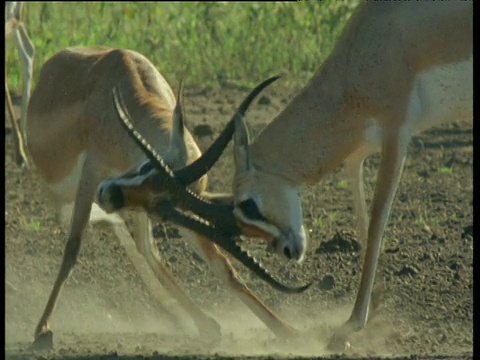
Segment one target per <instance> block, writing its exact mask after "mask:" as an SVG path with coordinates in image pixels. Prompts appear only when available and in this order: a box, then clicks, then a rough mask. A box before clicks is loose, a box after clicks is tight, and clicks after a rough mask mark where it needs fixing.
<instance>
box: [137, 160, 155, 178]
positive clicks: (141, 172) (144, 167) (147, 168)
mask: <svg viewBox="0 0 480 360" xmlns="http://www.w3.org/2000/svg"><path fill="white" fill-rule="evenodd" d="M152 169H153V166H152V163H151V162H150V161H149V162H146V163H145V164H143V165H142V167H141V168H140V170H139V171H138V174H139V175H146V174H148V173H149V172H150V171H151V170H152Z"/></svg>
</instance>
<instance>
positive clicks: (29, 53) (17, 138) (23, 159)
mask: <svg viewBox="0 0 480 360" xmlns="http://www.w3.org/2000/svg"><path fill="white" fill-rule="evenodd" d="M23 13H24V3H23V2H21V1H7V2H6V3H5V38H7V37H12V38H13V42H14V43H15V46H16V48H17V50H18V54H19V55H20V60H21V62H22V69H23V94H22V104H21V113H20V125H19V124H18V122H17V117H16V115H15V112H14V111H13V105H12V99H11V97H10V91H9V89H8V82H7V67H6V65H5V96H6V101H7V110H8V117H9V118H10V122H11V124H12V130H13V136H14V145H15V162H16V163H17V165H25V166H28V158H27V153H26V151H25V140H24V135H23V134H24V133H25V119H26V117H27V106H28V102H29V100H30V90H31V87H32V76H33V56H34V54H35V48H34V46H33V44H32V42H31V41H30V38H29V37H28V34H27V30H26V29H25V25H24V23H23Z"/></svg>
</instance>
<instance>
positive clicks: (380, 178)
mask: <svg viewBox="0 0 480 360" xmlns="http://www.w3.org/2000/svg"><path fill="white" fill-rule="evenodd" d="M402 130H404V129H400V131H399V132H397V133H395V132H393V131H392V132H390V133H389V135H390V136H389V135H388V134H387V135H386V136H385V138H384V139H383V147H382V157H381V161H380V167H379V170H378V175H377V181H376V185H375V194H374V197H373V201H372V208H371V216H370V223H369V227H368V237H367V249H366V252H365V258H364V263H363V271H362V276H361V280H360V287H359V290H358V293H357V297H356V300H355V305H354V307H353V311H352V314H351V315H350V318H349V319H348V321H347V322H346V323H345V324H344V325H342V326H341V327H340V329H338V330H337V331H336V332H335V334H334V336H333V337H332V338H331V339H330V342H329V348H331V349H332V350H339V349H343V348H344V346H345V343H346V339H347V337H348V336H349V335H350V334H351V333H353V332H356V331H359V330H361V329H362V328H363V327H364V326H365V324H366V322H367V319H368V310H369V305H370V300H371V295H372V290H373V284H374V280H375V273H376V270H377V264H378V257H379V254H380V250H381V247H382V240H383V233H384V230H385V227H386V224H387V221H388V218H389V215H390V210H391V207H392V204H393V199H394V197H395V193H396V190H397V188H398V184H399V181H400V178H401V175H402V171H403V164H404V162H405V156H406V150H407V144H408V140H409V134H408V133H403V131H402Z"/></svg>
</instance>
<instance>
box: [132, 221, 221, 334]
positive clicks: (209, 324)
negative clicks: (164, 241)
mask: <svg viewBox="0 0 480 360" xmlns="http://www.w3.org/2000/svg"><path fill="white" fill-rule="evenodd" d="M132 216H133V217H134V223H135V225H134V228H135V229H136V230H134V231H135V234H134V239H135V243H136V245H137V250H138V251H139V252H140V254H142V255H143V257H144V258H145V260H146V261H147V263H148V265H149V266H150V268H151V269H152V271H153V273H154V274H155V276H156V278H157V280H158V281H159V282H160V283H161V284H162V285H163V286H164V287H165V288H166V289H167V291H168V292H169V293H170V294H171V295H172V296H173V297H174V298H175V299H176V300H177V301H178V302H179V304H180V306H181V307H182V308H183V309H184V310H185V311H186V312H187V313H188V314H189V315H190V316H191V317H192V319H193V321H194V323H195V325H196V327H197V328H198V331H199V332H200V334H201V335H202V336H204V337H206V338H209V339H218V338H219V337H220V335H221V332H220V325H219V324H218V323H217V322H216V321H215V320H214V319H213V318H211V317H210V316H208V315H206V314H205V313H204V312H203V311H202V309H200V308H199V307H198V305H196V304H195V303H194V302H193V301H192V300H191V299H190V297H189V295H188V294H187V293H186V292H185V291H184V290H183V289H182V288H181V287H180V286H179V285H178V284H177V282H176V281H175V280H174V279H173V277H172V275H171V274H170V272H169V271H168V270H167V269H166V268H165V266H164V265H163V264H162V263H161V261H160V259H159V257H158V255H157V252H158V251H157V249H156V247H155V245H154V243H153V238H152V229H151V224H150V220H149V219H148V216H147V214H146V213H138V212H136V213H133V214H132Z"/></svg>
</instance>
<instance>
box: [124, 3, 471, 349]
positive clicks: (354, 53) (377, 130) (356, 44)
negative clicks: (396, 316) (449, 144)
mask: <svg viewBox="0 0 480 360" xmlns="http://www.w3.org/2000/svg"><path fill="white" fill-rule="evenodd" d="M472 33H473V23H472V2H469V1H461V2H453V1H452V2H440V3H438V2H429V1H424V2H419V3H418V2H417V3H410V2H390V1H389V2H366V3H362V4H360V5H359V6H358V8H357V9H356V11H355V13H354V14H353V15H352V17H351V19H350V21H349V23H348V24H347V26H346V28H345V30H344V31H343V33H342V35H341V37H340V38H339V40H338V42H337V44H336V46H335V48H334V49H333V51H332V53H331V54H330V56H329V57H328V58H327V59H326V61H325V62H324V63H323V65H322V66H321V67H320V69H319V71H318V72H317V73H316V75H315V76H314V77H313V78H312V79H311V80H310V81H309V83H308V84H307V85H306V86H305V88H304V89H303V90H302V91H301V92H300V93H299V94H298V95H296V96H295V97H294V98H293V99H292V100H291V101H290V103H289V104H288V105H287V107H286V108H285V109H284V110H283V111H282V112H280V113H279V114H278V115H277V116H276V117H275V119H273V121H272V122H270V123H269V124H268V125H267V126H266V128H265V129H263V131H262V132H261V133H260V134H259V135H258V137H257V138H256V139H255V140H253V141H250V139H249V134H248V131H247V128H246V125H245V123H244V120H243V118H240V117H237V118H236V119H235V124H236V129H235V136H234V158H235V177H234V183H233V195H234V199H233V201H234V209H233V212H234V215H235V217H236V219H237V221H238V225H239V226H240V228H242V229H244V230H243V231H245V229H248V231H252V229H257V231H259V234H261V233H263V234H267V236H266V237H265V238H267V239H269V240H271V241H272V244H273V245H274V248H275V249H276V250H277V252H278V253H279V254H280V255H282V256H284V257H286V258H287V259H294V260H296V261H301V260H302V258H303V257H304V255H305V251H306V247H307V235H306V231H305V228H304V224H303V215H302V207H301V197H300V193H299V187H300V186H301V185H303V184H314V183H317V182H319V181H320V180H321V179H322V178H323V177H324V176H326V175H328V174H329V173H331V172H332V171H333V170H335V169H336V168H338V167H339V166H340V165H341V164H342V163H345V168H346V175H347V176H348V178H349V180H350V181H351V189H352V192H353V200H354V209H355V214H356V218H357V224H356V227H357V230H358V233H359V237H360V239H361V241H362V242H363V243H366V252H365V256H364V264H363V271H362V275H361V282H360V287H359V290H358V292H357V296H356V301H355V305H354V307H353V310H352V313H351V315H350V317H349V319H348V321H347V322H346V323H345V324H343V325H342V326H341V327H340V328H339V329H338V330H337V331H336V332H335V334H334V336H333V337H332V339H331V340H330V343H329V345H330V346H331V347H332V348H334V349H338V346H344V344H345V342H346V340H347V338H348V336H349V335H350V334H351V333H353V332H355V331H359V330H361V329H362V328H363V327H364V326H365V325H366V323H367V320H368V310H369V305H370V301H371V296H372V289H373V285H374V278H375V273H376V268H377V262H378V257H379V253H380V249H381V245H382V239H383V233H384V230H385V227H386V224H387V221H388V218H389V214H390V209H391V207H392V203H393V199H394V196H395V192H396V190H397V188H398V185H399V181H400V178H401V174H402V170H403V164H404V161H405V157H406V153H407V146H408V144H409V142H410V140H411V138H412V136H414V135H415V134H417V133H419V132H421V131H423V130H425V129H427V128H429V127H432V126H435V125H438V124H441V123H444V122H448V121H452V120H471V119H472V117H473V64H472V59H473V56H472ZM378 151H381V161H380V167H379V170H378V175H377V180H376V185H375V193H374V197H373V200H372V205H371V210H370V216H368V213H367V208H366V203H365V195H364V184H363V173H362V166H363V161H364V159H365V158H366V157H367V156H369V155H371V154H373V153H375V152H378ZM134 190H135V189H130V191H131V192H132V193H133V192H134ZM144 192H145V189H140V188H139V189H138V193H137V194H136V196H137V197H139V196H140V195H141V193H144ZM131 197H132V198H134V195H131ZM124 205H125V206H128V204H127V203H125V204H124ZM218 225H219V226H221V224H218Z"/></svg>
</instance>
